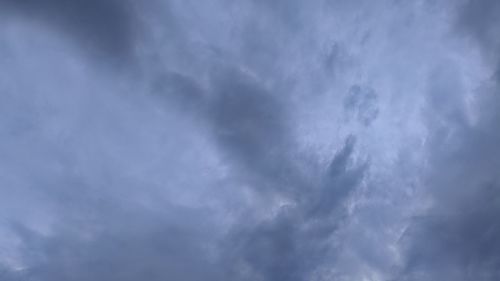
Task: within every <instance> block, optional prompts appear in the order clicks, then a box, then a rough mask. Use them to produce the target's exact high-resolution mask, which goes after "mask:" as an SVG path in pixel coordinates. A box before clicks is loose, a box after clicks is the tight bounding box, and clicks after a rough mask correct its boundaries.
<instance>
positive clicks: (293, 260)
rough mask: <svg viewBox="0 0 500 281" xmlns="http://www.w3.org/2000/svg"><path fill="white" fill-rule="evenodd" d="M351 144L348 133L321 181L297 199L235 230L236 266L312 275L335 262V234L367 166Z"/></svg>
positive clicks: (281, 275) (279, 276) (252, 271)
mask: <svg viewBox="0 0 500 281" xmlns="http://www.w3.org/2000/svg"><path fill="white" fill-rule="evenodd" d="M353 145H354V139H352V138H349V139H348V140H347V141H346V144H345V146H344V147H343V148H342V149H341V150H339V152H338V153H337V154H336V155H335V157H334V158H333V160H332V161H331V164H330V166H329V167H328V169H327V170H326V172H325V173H324V174H323V181H322V184H320V185H318V186H302V189H301V190H300V196H298V199H297V201H296V202H293V203H292V204H287V205H284V206H282V207H280V209H279V210H278V211H277V213H276V215H274V216H273V217H272V218H270V219H265V220H264V221H257V222H252V221H248V222H247V224H245V225H239V226H238V228H236V229H235V230H234V231H233V233H232V234H231V236H230V239H229V240H228V242H227V245H228V246H227V248H228V251H229V252H228V253H227V256H228V257H229V260H231V261H232V262H233V264H232V266H233V270H236V271H237V272H239V273H238V274H239V275H243V276H244V277H245V278H248V279H252V280H254V279H258V280H292V281H293V280H308V279H309V278H311V276H314V275H315V274H318V272H319V271H321V269H323V268H324V267H330V266H332V265H333V264H334V263H335V260H336V255H337V249H336V247H335V244H334V243H332V239H334V238H335V233H336V230H337V229H338V228H339V227H340V226H341V225H342V223H343V222H345V219H346V218H347V213H346V207H347V206H346V204H347V200H348V199H349V198H350V196H351V194H352V192H354V191H355V190H356V189H357V187H358V186H359V183H360V182H361V180H362V179H363V177H364V172H365V170H366V167H365V166H354V165H353V163H352V162H351V160H352V159H351V156H352V150H353ZM245 278H243V280H246V279H245Z"/></svg>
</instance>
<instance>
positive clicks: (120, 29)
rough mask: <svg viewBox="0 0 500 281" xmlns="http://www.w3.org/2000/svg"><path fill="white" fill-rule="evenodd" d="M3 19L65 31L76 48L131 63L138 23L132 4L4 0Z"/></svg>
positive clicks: (74, 0)
mask: <svg viewBox="0 0 500 281" xmlns="http://www.w3.org/2000/svg"><path fill="white" fill-rule="evenodd" d="M0 8H1V13H2V15H3V17H5V18H7V19H8V17H9V16H19V17H22V18H23V19H24V20H34V21H40V22H42V23H43V24H47V25H48V26H50V27H51V28H54V29H56V30H61V31H63V32H64V36H66V37H67V38H72V40H75V41H76V42H75V45H77V46H78V47H79V48H82V49H84V50H85V51H87V52H90V53H91V54H97V55H98V56H99V58H101V59H103V58H106V59H109V58H115V59H116V61H115V62H119V61H120V60H128V59H130V56H131V55H132V54H133V52H134V44H135V32H136V31H137V30H136V29H137V25H138V21H137V20H136V18H135V17H134V10H133V5H132V4H131V3H130V2H129V1H115V0H105V1H97V0H90V1H80V0H69V1H68V0H41V1H37V0H21V1H17V0H2V1H0Z"/></svg>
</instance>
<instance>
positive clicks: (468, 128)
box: [403, 71, 500, 281]
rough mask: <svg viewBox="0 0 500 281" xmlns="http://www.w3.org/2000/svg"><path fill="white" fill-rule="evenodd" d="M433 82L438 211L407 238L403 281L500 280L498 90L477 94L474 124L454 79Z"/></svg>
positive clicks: (432, 182)
mask: <svg viewBox="0 0 500 281" xmlns="http://www.w3.org/2000/svg"><path fill="white" fill-rule="evenodd" d="M450 73H451V72H449V71H448V74H450ZM432 77H433V79H435V80H439V81H435V82H434V83H430V85H431V90H430V91H429V93H430V94H431V95H438V94H440V95H441V97H440V98H439V100H440V101H439V102H437V101H436V100H434V101H433V102H436V103H439V104H440V106H437V107H436V106H434V111H432V110H429V113H430V114H429V115H428V116H429V122H432V123H430V125H429V128H432V130H431V135H430V138H429V142H428V149H429V152H428V159H429V168H428V173H427V176H426V178H425V182H426V183H427V187H426V191H427V192H428V195H429V196H430V198H431V200H432V203H433V204H432V207H430V209H429V210H427V211H426V212H425V213H424V214H423V215H422V216H419V218H418V219H415V220H414V221H413V223H412V225H411V227H410V228H409V230H408V231H407V236H406V237H407V238H406V239H407V240H405V244H406V245H407V246H408V249H407V256H406V258H407V263H406V268H405V270H404V272H405V273H404V276H405V278H406V279H403V280H443V279H449V278H452V279H453V280H484V281H490V280H498V279H499V278H500V271H499V270H498V268H500V238H499V237H500V223H499V222H498V219H497V216H498V214H499V213H500V178H499V176H498V167H500V161H499V159H500V150H499V149H498V143H499V141H500V134H499V133H498V124H499V122H500V114H498V107H499V106H500V100H499V99H498V96H496V94H495V93H496V92H497V91H498V85H492V86H490V87H486V85H485V86H484V87H481V88H480V89H478V95H479V96H478V99H479V112H478V116H477V121H476V122H475V123H474V124H469V123H468V122H466V117H465V113H464V109H463V107H462V106H463V105H462V100H461V97H462V95H461V94H460V93H461V91H463V88H461V87H460V86H458V87H457V84H458V85H459V84H460V83H457V80H456V79H457V77H456V75H451V76H450V75H433V76H432ZM452 77H455V78H453V79H452ZM430 100H432V99H430Z"/></svg>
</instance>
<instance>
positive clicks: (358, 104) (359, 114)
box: [344, 85, 379, 126]
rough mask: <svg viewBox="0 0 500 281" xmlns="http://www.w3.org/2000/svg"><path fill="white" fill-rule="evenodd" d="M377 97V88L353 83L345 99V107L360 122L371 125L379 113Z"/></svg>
mask: <svg viewBox="0 0 500 281" xmlns="http://www.w3.org/2000/svg"><path fill="white" fill-rule="evenodd" d="M377 98H378V97H377V94H376V92H375V90H373V89H371V88H369V87H364V86H360V85H353V86H351V88H350V89H349V92H348V93H347V96H346V97H345V99H344V107H345V109H346V110H347V111H348V113H349V115H351V116H353V117H354V118H356V120H357V121H358V122H359V123H361V124H363V125H365V126H369V125H370V124H371V123H372V122H373V121H375V119H377V116H378V114H379V110H378V107H377Z"/></svg>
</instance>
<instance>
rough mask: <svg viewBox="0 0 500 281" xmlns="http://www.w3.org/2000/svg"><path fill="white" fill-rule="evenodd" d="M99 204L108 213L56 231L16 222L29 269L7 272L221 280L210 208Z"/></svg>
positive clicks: (79, 278) (77, 278) (62, 224)
mask: <svg viewBox="0 0 500 281" xmlns="http://www.w3.org/2000/svg"><path fill="white" fill-rule="evenodd" d="M99 204H101V203H99ZM97 207H99V208H100V209H101V210H103V207H104V210H105V211H106V212H101V213H100V214H99V216H98V217H94V218H93V219H91V217H87V218H86V219H83V220H82V219H80V220H79V221H74V220H69V218H67V219H63V220H60V221H58V225H57V226H56V228H55V229H57V231H56V232H55V233H54V234H49V235H42V234H39V233H37V232H35V231H33V230H30V229H27V228H26V227H24V226H22V225H18V226H16V227H15V229H16V233H17V234H18V237H20V239H21V240H22V243H23V244H22V245H23V248H22V254H23V260H24V262H25V269H23V270H20V271H18V272H7V274H10V275H7V276H12V277H11V278H15V277H16V276H19V277H20V279H19V280H21V279H22V280H43V281H45V280H53V281H59V280H61V281H62V280H68V281H71V280H74V281H86V280H97V281H105V280H106V281H112V280H131V281H132V280H165V278H169V279H170V278H171V279H174V280H200V279H203V280H221V276H220V275H219V271H221V270H222V268H221V267H220V265H218V264H216V262H217V261H216V260H215V258H214V255H213V254H212V253H211V251H213V247H214V245H215V243H217V241H216V240H214V236H213V235H212V234H213V232H212V231H211V230H210V228H211V227H210V223H209V222H208V221H207V220H206V219H207V217H206V212H202V213H203V217H204V218H203V219H202V216H200V215H201V214H202V213H198V211H194V210H188V209H183V208H179V207H172V208H168V211H166V212H162V213H156V212H154V211H151V210H144V209H143V210H141V209H136V210H132V209H131V208H130V206H128V207H129V208H128V209H127V210H119V209H116V208H113V207H112V208H109V207H105V206H97ZM164 210H166V209H164ZM125 218H126V219H125ZM16 278H17V277H16ZM12 280H17V279H12Z"/></svg>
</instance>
